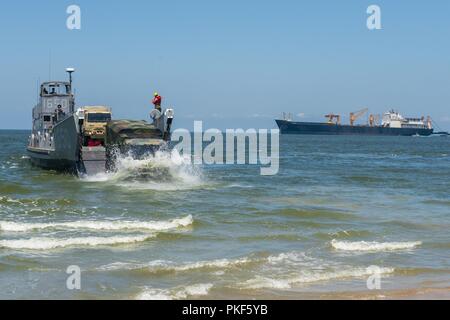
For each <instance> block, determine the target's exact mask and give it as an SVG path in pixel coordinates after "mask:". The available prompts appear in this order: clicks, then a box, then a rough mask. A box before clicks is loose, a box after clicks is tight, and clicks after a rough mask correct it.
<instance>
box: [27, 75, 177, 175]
mask: <svg viewBox="0 0 450 320" xmlns="http://www.w3.org/2000/svg"><path fill="white" fill-rule="evenodd" d="M66 71H67V72H68V73H69V75H70V81H69V82H64V81H51V82H44V83H43V84H42V85H41V86H40V94H39V102H38V104H37V105H36V106H35V107H34V108H33V128H32V133H31V136H30V139H29V143H28V147H27V152H28V155H29V156H30V159H31V162H32V163H33V164H34V165H36V166H39V167H42V168H45V169H52V170H58V171H65V172H71V173H76V174H80V175H84V174H87V175H93V174H98V173H103V172H106V171H111V170H114V159H115V157H116V156H117V155H118V154H123V153H126V154H130V155H133V156H135V155H136V156H139V155H143V154H148V153H154V152H155V151H157V150H160V149H161V148H163V147H164V146H166V145H167V142H169V141H170V130H171V125H172V121H173V118H174V112H173V109H167V110H165V111H164V112H160V111H158V110H154V111H153V112H152V113H151V117H152V119H153V122H152V123H148V122H147V121H132V120H113V119H112V112H111V109H110V108H108V107H104V106H87V107H82V108H78V109H75V97H74V94H73V92H72V73H73V72H74V71H75V70H74V69H72V68H68V69H67V70H66Z"/></svg>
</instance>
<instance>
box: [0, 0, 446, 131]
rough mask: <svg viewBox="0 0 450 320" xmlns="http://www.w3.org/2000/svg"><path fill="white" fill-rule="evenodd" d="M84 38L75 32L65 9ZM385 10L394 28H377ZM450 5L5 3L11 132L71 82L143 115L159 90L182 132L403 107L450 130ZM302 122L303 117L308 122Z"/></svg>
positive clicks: (99, 99) (1, 30) (84, 95)
mask: <svg viewBox="0 0 450 320" xmlns="http://www.w3.org/2000/svg"><path fill="white" fill-rule="evenodd" d="M71 4H76V5H79V6H80V7H81V10H82V29H81V30H74V31H70V30H68V29H67V28H66V19H67V17H68V15H67V14H66V8H67V7H68V6H69V5H71ZM371 4H377V5H379V6H380V7H381V12H382V27H383V29H382V30H376V31H369V30H368V29H367V27H366V19H367V17H368V15H367V13H366V9H367V7H368V6H369V5H371ZM449 36H450V2H449V1H447V0H435V1H406V0H396V1H379V0H372V1H365V0H346V1H335V0H328V1H324V0H315V1H312V0H311V1H261V0H259V1H235V0H227V1H224V0H222V1H212V0H209V1H195V0H193V1H181V0H180V1H173V0H165V1H148V0H147V1H133V0H130V1H103V0H96V1H85V0H74V1H62V0H53V1H50V0H41V1H32V2H31V1H24V0H16V1H9V2H2V3H1V4H0V40H1V46H0V52H1V53H0V54H1V55H0V57H1V59H0V67H1V71H0V110H1V112H2V116H1V117H0V128H3V129H7V128H8V129H9V128H29V127H30V125H31V119H30V118H31V108H32V107H33V105H34V104H35V102H36V85H37V82H38V80H41V81H44V80H47V79H48V78H49V56H50V53H51V57H52V59H51V60H52V63H51V69H52V78H53V79H54V80H55V79H62V80H64V79H66V75H65V73H64V69H65V67H68V66H73V67H75V68H76V69H77V72H76V74H75V87H76V92H77V104H78V106H81V105H86V104H88V105H93V104H104V105H108V106H111V107H112V108H113V111H114V116H115V118H132V119H143V118H145V117H147V114H148V112H149V110H150V107H151V105H150V100H151V98H152V93H153V92H154V91H155V90H157V91H159V92H160V93H161V94H162V95H163V96H164V98H165V104H166V106H167V105H170V106H174V107H175V110H176V115H177V117H176V126H177V127H184V128H188V129H189V128H192V127H193V123H192V122H193V120H204V121H205V126H207V127H218V128H221V129H223V128H226V127H229V128H235V127H244V128H250V127H256V128H272V127H275V123H274V121H273V119H274V118H275V117H278V116H279V115H280V114H281V112H283V111H286V112H292V113H293V114H294V115H303V117H302V119H303V120H308V121H309V120H311V121H315V120H322V119H323V115H324V114H326V113H329V112H334V113H341V114H342V115H343V116H344V121H346V119H345V118H348V116H347V115H348V113H349V112H351V111H355V110H359V109H361V108H363V107H369V108H370V110H371V112H373V113H382V112H384V111H386V110H387V109H390V108H396V109H398V110H399V111H401V112H402V113H404V114H405V115H407V116H420V115H428V114H429V115H431V116H432V117H433V118H434V119H435V121H436V122H437V123H438V124H439V125H440V126H441V127H442V128H444V129H447V130H448V129H450V88H449V84H450V81H449V80H450V79H449V77H450V42H449V38H450V37H449ZM297 119H300V118H299V117H297Z"/></svg>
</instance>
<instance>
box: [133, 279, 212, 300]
mask: <svg viewBox="0 0 450 320" xmlns="http://www.w3.org/2000/svg"><path fill="white" fill-rule="evenodd" d="M212 287H213V284H212V283H203V284H196V285H191V286H186V287H179V288H173V289H155V288H145V289H144V290H143V291H142V292H141V293H140V294H139V295H137V297H136V299H137V300H180V299H187V298H189V297H196V296H205V295H207V294H208V293H209V291H210V290H211V288H212Z"/></svg>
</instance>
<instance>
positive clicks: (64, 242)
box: [0, 235, 154, 250]
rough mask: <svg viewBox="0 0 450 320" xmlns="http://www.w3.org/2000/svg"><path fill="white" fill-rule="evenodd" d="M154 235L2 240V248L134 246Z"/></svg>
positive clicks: (38, 248)
mask: <svg viewBox="0 0 450 320" xmlns="http://www.w3.org/2000/svg"><path fill="white" fill-rule="evenodd" d="M152 237H154V235H141V236H115V237H84V238H69V239H58V238H31V239H18V240H0V248H9V249H18V250H21V249H22V250H50V249H57V248H65V247H95V246H111V245H120V244H122V245H123V244H133V243H138V242H143V241H146V240H148V239H150V238H152Z"/></svg>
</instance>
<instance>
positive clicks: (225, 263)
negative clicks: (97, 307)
mask: <svg viewBox="0 0 450 320" xmlns="http://www.w3.org/2000/svg"><path fill="white" fill-rule="evenodd" d="M250 262H252V260H251V259H249V258H241V259H234V260H228V259H217V260H211V261H198V262H189V263H185V264H181V265H177V264H175V263H174V262H171V261H164V260H155V261H151V262H148V263H123V262H115V263H111V264H108V265H105V266H101V267H99V268H98V270H100V271H116V270H141V269H146V270H148V271H150V272H159V271H167V272H184V271H190V270H196V269H206V268H210V269H215V268H218V269H227V268H233V267H236V266H241V265H244V264H247V263H250Z"/></svg>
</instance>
